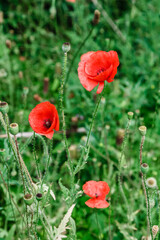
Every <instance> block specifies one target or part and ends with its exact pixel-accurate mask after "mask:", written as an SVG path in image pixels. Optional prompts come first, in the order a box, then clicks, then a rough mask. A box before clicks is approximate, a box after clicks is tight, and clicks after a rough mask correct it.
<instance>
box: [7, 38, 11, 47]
mask: <svg viewBox="0 0 160 240" xmlns="http://www.w3.org/2000/svg"><path fill="white" fill-rule="evenodd" d="M6 47H7V48H9V49H10V48H11V47H12V42H11V40H9V39H7V40H6Z"/></svg>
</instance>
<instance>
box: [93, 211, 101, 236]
mask: <svg viewBox="0 0 160 240" xmlns="http://www.w3.org/2000/svg"><path fill="white" fill-rule="evenodd" d="M95 216H96V223H97V226H98V229H99V233H100V235H99V236H98V238H99V240H102V239H103V234H102V232H101V228H100V224H99V220H98V214H97V211H96V212H95Z"/></svg>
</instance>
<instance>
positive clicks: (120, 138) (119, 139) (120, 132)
mask: <svg viewBox="0 0 160 240" xmlns="http://www.w3.org/2000/svg"><path fill="white" fill-rule="evenodd" d="M124 135H125V130H124V129H119V130H118V131H117V137H116V144H117V145H121V144H122V142H123V139H124Z"/></svg>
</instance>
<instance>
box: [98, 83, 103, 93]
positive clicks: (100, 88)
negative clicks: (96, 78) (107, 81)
mask: <svg viewBox="0 0 160 240" xmlns="http://www.w3.org/2000/svg"><path fill="white" fill-rule="evenodd" d="M103 88H104V82H100V83H99V86H98V89H97V94H100V93H101V92H102V90H103Z"/></svg>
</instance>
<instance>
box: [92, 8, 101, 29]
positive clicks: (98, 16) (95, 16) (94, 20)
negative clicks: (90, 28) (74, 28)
mask: <svg viewBox="0 0 160 240" xmlns="http://www.w3.org/2000/svg"><path fill="white" fill-rule="evenodd" d="M100 15H101V13H100V11H98V10H97V9H96V10H95V11H94V18H93V25H97V24H98V23H99V20H100Z"/></svg>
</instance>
